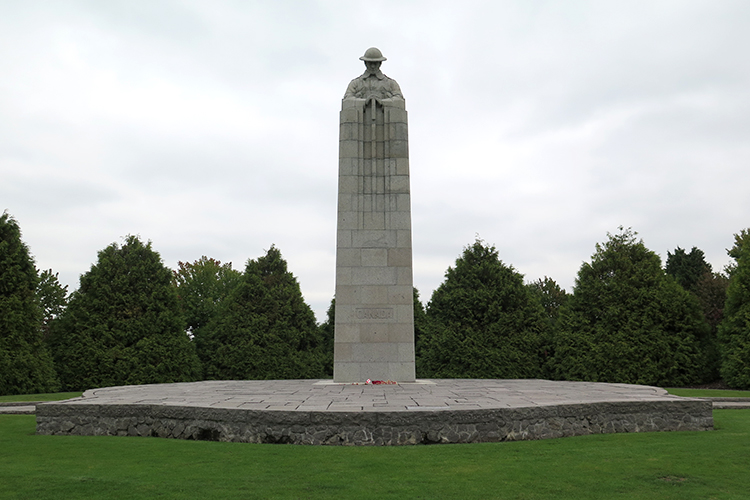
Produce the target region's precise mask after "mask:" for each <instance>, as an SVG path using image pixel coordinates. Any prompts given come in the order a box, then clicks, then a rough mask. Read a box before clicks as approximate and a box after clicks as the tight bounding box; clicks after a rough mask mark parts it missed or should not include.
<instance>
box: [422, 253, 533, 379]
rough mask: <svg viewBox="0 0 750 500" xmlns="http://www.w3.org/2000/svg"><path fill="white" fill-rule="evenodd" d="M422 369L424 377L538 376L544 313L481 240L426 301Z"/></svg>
mask: <svg viewBox="0 0 750 500" xmlns="http://www.w3.org/2000/svg"><path fill="white" fill-rule="evenodd" d="M426 316H427V321H426V324H425V333H424V334H423V338H424V341H423V342H420V344H422V345H421V355H420V358H419V363H418V366H417V369H418V371H419V373H420V376H423V377H425V376H426V377H444V378H530V377H537V376H539V374H540V373H541V372H540V365H541V360H540V349H541V347H542V345H543V342H544V337H545V335H546V333H547V321H546V318H545V312H544V309H543V308H542V306H541V304H540V303H539V301H538V300H536V298H535V297H534V296H533V295H532V293H531V292H530V290H529V289H528V288H527V287H526V286H525V285H524V283H523V276H522V275H521V274H519V273H518V272H516V271H515V270H514V269H513V268H512V267H510V266H506V265H505V264H503V263H502V262H501V261H500V259H499V257H498V253H497V250H496V249H495V247H494V246H486V245H485V244H484V242H482V241H481V240H477V241H475V242H474V244H473V245H471V246H469V247H467V248H465V249H464V252H463V254H462V255H461V257H459V258H458V259H457V260H456V265H455V267H449V268H448V270H447V272H446V273H445V281H444V282H443V283H442V284H441V285H440V286H439V287H438V288H437V290H435V292H434V293H433V294H432V299H431V300H430V302H429V304H428V305H427V314H426Z"/></svg>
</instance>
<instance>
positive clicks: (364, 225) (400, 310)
mask: <svg viewBox="0 0 750 500" xmlns="http://www.w3.org/2000/svg"><path fill="white" fill-rule="evenodd" d="M340 127H341V128H340V142H339V146H340V149H339V200H338V233H337V241H336V322H335V334H334V335H335V343H334V371H333V378H334V381H335V382H363V381H365V380H367V379H368V378H369V379H372V380H393V381H398V382H411V381H414V378H415V371H414V304H413V291H412V290H413V279H412V253H411V197H410V191H409V154H408V134H407V114H406V109H405V106H404V101H403V100H400V99H399V100H396V101H395V102H388V103H386V104H385V105H381V104H380V103H376V102H375V101H374V100H370V101H365V100H364V99H345V100H344V102H343V106H342V110H341V114H340Z"/></svg>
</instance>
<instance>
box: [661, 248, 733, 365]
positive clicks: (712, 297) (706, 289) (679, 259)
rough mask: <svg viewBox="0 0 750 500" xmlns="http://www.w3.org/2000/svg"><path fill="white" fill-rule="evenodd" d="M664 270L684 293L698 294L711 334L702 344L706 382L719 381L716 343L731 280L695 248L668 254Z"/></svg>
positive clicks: (680, 249) (718, 359) (718, 357)
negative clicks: (712, 265)
mask: <svg viewBox="0 0 750 500" xmlns="http://www.w3.org/2000/svg"><path fill="white" fill-rule="evenodd" d="M665 271H666V273H667V274H668V275H670V276H672V277H674V279H675V280H676V281H677V283H679V284H680V285H681V286H682V287H683V288H684V289H685V290H687V291H688V292H690V293H692V294H693V295H695V297H696V298H697V299H698V302H699V303H700V307H701V311H702V312H703V316H704V318H705V319H706V322H707V323H708V325H709V327H710V334H709V335H708V337H706V338H705V339H703V340H702V341H701V348H702V350H703V352H704V354H705V355H706V365H707V372H708V375H707V380H716V379H718V378H719V366H720V356H719V348H718V340H717V331H718V325H719V323H720V322H721V318H722V311H723V309H724V300H725V297H726V288H727V286H728V280H727V278H726V277H725V276H723V275H721V274H716V273H714V272H713V271H712V269H711V264H709V263H708V262H706V258H705V255H704V253H703V251H702V250H700V249H699V248H697V247H693V248H692V249H691V250H690V253H686V252H685V250H683V249H682V248H680V247H677V249H676V250H675V252H674V253H673V254H672V253H670V252H667V264H666V266H665Z"/></svg>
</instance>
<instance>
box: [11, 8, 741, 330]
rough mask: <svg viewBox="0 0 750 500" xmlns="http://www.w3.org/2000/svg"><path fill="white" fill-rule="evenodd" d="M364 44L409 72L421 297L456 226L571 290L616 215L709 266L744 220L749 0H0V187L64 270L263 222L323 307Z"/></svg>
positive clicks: (397, 74) (228, 257) (457, 246)
mask: <svg viewBox="0 0 750 500" xmlns="http://www.w3.org/2000/svg"><path fill="white" fill-rule="evenodd" d="M370 46H376V47H379V48H380V49H381V50H382V51H383V53H384V55H385V56H386V57H387V58H388V60H387V61H386V62H385V63H384V64H383V67H382V69H383V71H384V72H385V73H386V74H387V75H388V76H390V77H392V78H394V79H396V80H397V81H398V82H399V84H400V86H401V89H402V90H403V92H404V96H405V97H406V106H407V110H408V111H409V140H410V142H409V149H410V164H411V188H412V217H413V245H414V282H415V286H416V287H417V288H419V290H420V292H421V295H422V299H423V300H424V301H425V302H426V301H427V300H428V299H429V297H430V295H431V294H432V291H433V290H434V289H435V288H436V287H437V286H438V285H439V284H440V283H441V282H442V280H443V278H444V273H445V271H446V269H447V267H448V266H449V265H452V264H453V263H454V262H455V259H456V258H457V257H458V256H459V255H460V254H461V252H462V249H463V248H464V247H465V246H467V245H469V244H471V243H472V242H473V241H474V239H475V237H476V235H479V236H480V237H481V238H482V239H483V240H485V241H486V242H487V243H490V244H494V245H496V246H497V248H498V250H499V253H500V257H501V259H502V260H503V261H504V262H505V263H507V264H511V265H513V266H514V267H515V268H516V269H517V270H518V271H520V272H521V273H522V274H524V276H525V279H526V280H527V281H534V280H537V279H539V278H542V277H544V276H549V277H551V278H553V279H554V280H556V281H557V282H558V283H559V284H560V285H561V286H563V287H565V288H566V289H568V290H571V289H572V287H573V284H574V280H575V277H576V274H577V272H578V270H579V268H580V266H581V263H582V262H584V261H588V260H590V257H591V255H592V254H593V252H594V250H595V248H594V246H595V244H596V243H597V242H604V241H606V239H607V232H610V233H616V232H617V228H618V226H625V227H632V228H633V229H634V230H635V231H637V232H638V233H639V236H640V237H641V238H643V240H644V242H645V244H646V246H647V247H648V248H650V249H651V250H653V251H655V252H657V253H658V254H659V255H661V257H662V259H666V256H667V251H672V252H673V251H674V249H675V248H676V247H678V246H680V247H682V248H686V249H690V248H692V247H693V246H697V247H698V248H700V249H702V250H703V251H704V252H705V254H706V257H707V259H708V260H709V262H711V264H712V265H713V267H714V270H716V271H719V270H721V269H722V268H723V267H724V265H725V264H727V263H728V257H727V256H726V248H729V247H731V245H732V242H733V234H734V233H737V232H739V231H740V230H741V229H743V228H746V227H748V226H750V56H748V49H750V2H747V1H746V0H740V1H721V0H718V1H715V0H712V1H707V0H706V1H690V0H676V1H656V0H648V1H633V0H629V1H627V2H625V1H618V2H607V1H602V0H596V1H590V2H584V1H565V2H552V1H550V2H546V1H529V0H518V1H487V2H476V1H470V0H469V1H466V0H464V1H461V2H441V1H435V0H430V1H411V2H410V1H405V0H401V1H378V2H355V1H351V0H349V1H346V2H343V1H305V2H303V1H278V0H275V1H270V0H269V1H266V2H249V1H217V0H211V1H159V0H144V1H138V0H123V1H117V0H107V1H100V0H90V1H85V0H78V1H74V0H69V1H62V0H50V1H35V0H25V1H17V0H0V211H1V210H7V211H8V212H9V213H10V214H11V215H12V216H14V217H15V218H16V219H17V220H18V222H19V224H20V226H21V230H22V232H23V239H24V241H25V242H26V243H27V244H28V245H29V247H30V249H31V252H32V254H33V255H34V256H35V258H36V262H37V266H38V267H39V268H40V269H49V268H52V269H53V270H54V271H57V272H59V273H60V279H61V281H62V282H63V283H64V284H67V285H69V289H70V290H74V289H76V288H77V287H78V279H79V276H80V275H81V274H83V273H85V272H87V271H88V270H89V269H90V267H91V265H92V264H93V263H95V262H96V258H97V252H98V251H100V250H102V249H104V248H105V247H106V246H108V245H109V244H111V243H113V242H117V243H122V238H123V237H124V236H126V235H128V234H135V235H139V236H140V237H141V238H142V239H143V240H151V241H152V243H153V247H154V249H155V250H157V251H158V252H159V253H160V254H161V256H162V258H163V260H164V263H165V264H166V265H167V266H169V267H171V268H175V267H176V266H177V262H178V261H194V260H197V259H198V258H200V257H201V256H202V255H206V256H208V257H213V258H215V259H218V260H221V261H222V262H232V264H233V266H234V268H236V269H244V265H245V263H246V261H247V260H248V259H250V258H257V257H259V256H261V255H263V254H264V253H265V251H266V250H267V249H268V248H269V247H270V246H271V245H272V244H275V245H276V246H277V247H278V248H279V249H280V250H281V252H282V255H283V256H284V258H285V259H286V260H287V262H288V264H289V269H290V270H291V271H292V272H293V273H294V274H295V276H297V278H298V280H299V282H300V284H301V287H302V292H303V294H304V296H305V299H306V300H307V302H308V303H309V304H310V305H311V306H312V307H313V309H314V310H315V312H316V315H317V316H318V319H319V320H323V319H324V318H325V310H326V308H327V306H328V304H329V303H330V300H331V298H332V297H333V291H334V278H335V268H334V263H335V230H336V187H337V168H338V166H337V165H338V120H339V118H338V113H339V110H340V106H341V98H342V97H343V94H344V91H345V90H346V86H347V84H348V83H349V81H350V80H351V79H352V78H354V77H356V76H358V75H359V74H361V73H362V71H363V70H364V66H363V64H362V62H361V61H359V59H358V58H359V57H360V56H361V55H362V54H363V53H364V51H365V50H366V49H367V48H368V47H370Z"/></svg>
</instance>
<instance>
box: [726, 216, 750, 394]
mask: <svg viewBox="0 0 750 500" xmlns="http://www.w3.org/2000/svg"><path fill="white" fill-rule="evenodd" d="M728 253H729V256H730V257H732V258H733V259H735V263H734V264H733V265H731V266H728V268H729V271H730V273H731V274H730V277H729V288H728V289H727V301H726V305H725V306H724V319H723V320H722V322H721V325H719V341H720V342H721V352H722V363H721V376H722V378H723V379H724V381H725V382H726V383H727V384H728V385H729V386H730V387H734V388H737V389H750V230H748V229H744V230H742V231H741V232H740V233H739V234H736V235H735V243H734V246H733V247H732V248H731V249H730V250H729V251H728Z"/></svg>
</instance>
